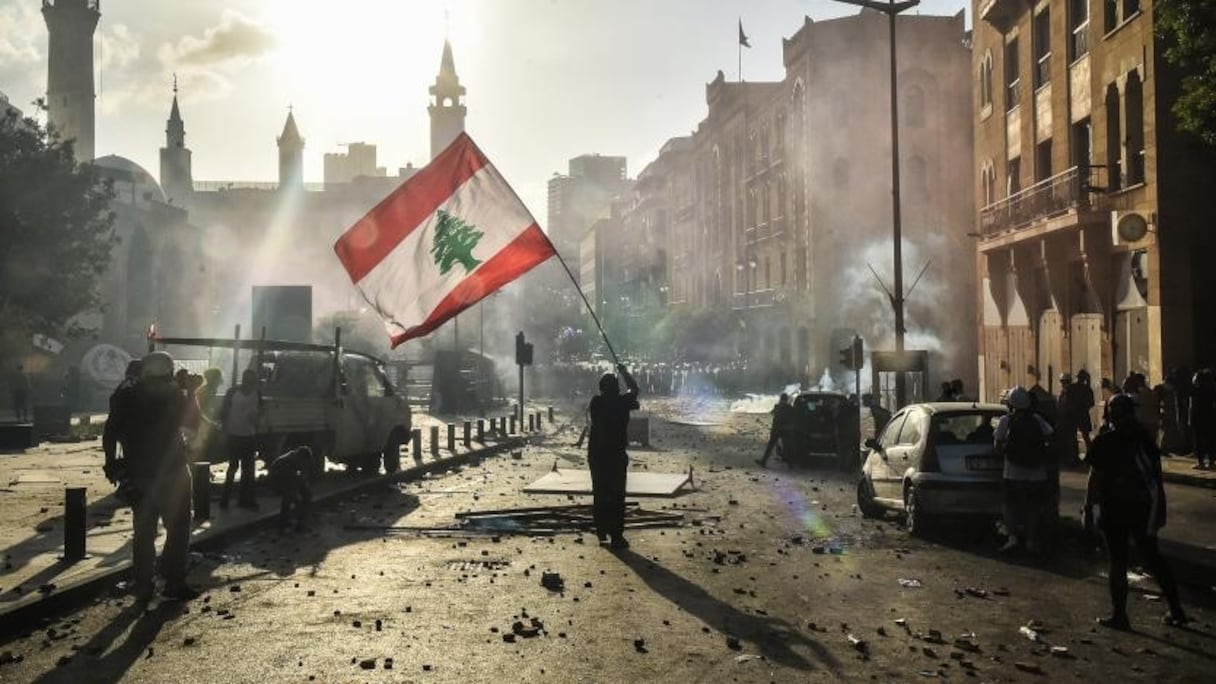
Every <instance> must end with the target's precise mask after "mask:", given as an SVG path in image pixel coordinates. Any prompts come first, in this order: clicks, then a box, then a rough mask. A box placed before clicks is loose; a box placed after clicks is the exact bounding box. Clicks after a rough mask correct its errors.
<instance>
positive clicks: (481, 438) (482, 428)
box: [477, 418, 486, 444]
mask: <svg viewBox="0 0 1216 684" xmlns="http://www.w3.org/2000/svg"><path fill="white" fill-rule="evenodd" d="M477 443H478V444H485V443H486V422H485V421H484V420H482V419H481V418H478V419H477Z"/></svg>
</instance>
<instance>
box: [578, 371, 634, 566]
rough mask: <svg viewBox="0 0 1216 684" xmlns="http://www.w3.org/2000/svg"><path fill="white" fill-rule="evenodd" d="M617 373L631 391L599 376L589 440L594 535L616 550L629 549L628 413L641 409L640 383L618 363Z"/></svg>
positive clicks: (591, 408) (590, 410)
mask: <svg viewBox="0 0 1216 684" xmlns="http://www.w3.org/2000/svg"><path fill="white" fill-rule="evenodd" d="M616 369H617V372H618V373H620V379H621V381H623V382H624V383H625V387H627V388H628V391H627V392H625V393H624V394H621V390H620V385H619V384H618V382H617V376H616V375H614V374H612V373H605V374H604V375H603V376H601V377H600V381H599V389H600V393H599V394H597V395H596V396H594V397H591V403H590V405H588V407H587V413H588V415H589V416H590V417H591V429H590V434H589V436H588V440H587V463H588V465H590V466H591V492H592V496H593V499H594V502H593V516H594V519H595V536H596V537H597V538H599V540H600V543H604V542H605V541H608V540H609V538H611V545H612V547H613V548H628V547H629V542H628V541H626V540H625V478H626V470H627V469H628V467H629V455H628V454H626V453H625V446H626V444H627V443H628V441H629V437H628V429H629V412H630V411H635V410H637V409H638V408H639V404H638V383H637V382H636V381H635V380H634V379H633V376H632V375H630V374H629V371H628V370H626V369H625V364H623V363H618V364H617V366H616Z"/></svg>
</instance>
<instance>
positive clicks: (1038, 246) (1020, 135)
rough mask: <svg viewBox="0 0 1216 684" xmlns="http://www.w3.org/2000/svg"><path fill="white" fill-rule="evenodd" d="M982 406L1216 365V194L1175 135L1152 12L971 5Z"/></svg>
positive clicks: (1171, 82) (1087, 4) (1146, 1)
mask: <svg viewBox="0 0 1216 684" xmlns="http://www.w3.org/2000/svg"><path fill="white" fill-rule="evenodd" d="M974 8H975V13H976V14H975V16H976V17H977V20H976V26H975V40H974V43H975V44H974V53H973V64H972V69H973V73H974V76H973V78H972V83H973V84H974V86H973V94H974V107H975V124H974V130H975V161H974V168H975V172H974V176H973V177H974V179H975V180H974V185H975V192H976V196H977V197H978V198H979V201H978V202H977V212H976V216H975V218H974V220H975V225H976V231H977V232H978V233H980V234H981V238H980V240H979V263H978V277H979V278H980V281H981V283H982V287H981V293H980V294H981V302H980V305H981V310H982V318H981V320H980V325H979V330H980V333H981V336H982V346H983V354H982V356H981V357H980V371H981V374H982V377H983V381H984V389H985V394H986V395H987V396H988V397H989V398H992V397H995V396H996V395H997V394H998V393H999V392H1000V390H1001V389H1002V388H1004V387H1008V386H1010V385H1013V384H1019V383H1025V382H1028V381H1029V379H1030V378H1029V376H1030V375H1033V372H1032V371H1038V372H1039V373H1041V374H1042V376H1043V378H1044V385H1048V383H1049V382H1050V381H1049V379H1048V378H1049V377H1050V379H1051V380H1052V381H1053V380H1054V379H1055V376H1057V375H1058V374H1059V373H1061V372H1072V373H1076V372H1078V371H1080V370H1082V369H1085V370H1087V371H1088V372H1089V373H1090V374H1091V376H1092V377H1093V378H1094V380H1095V382H1096V381H1097V379H1098V378H1101V377H1110V378H1113V379H1115V380H1116V381H1120V382H1121V381H1122V380H1123V378H1125V377H1126V376H1127V375H1128V373H1131V372H1140V373H1144V374H1145V375H1146V376H1147V377H1148V378H1149V381H1150V382H1151V383H1156V382H1159V381H1160V380H1161V379H1162V375H1163V373H1164V372H1166V371H1168V370H1169V369H1170V368H1171V367H1174V366H1187V367H1191V368H1194V367H1195V366H1196V364H1202V363H1210V362H1211V361H1212V359H1213V356H1214V352H1216V343H1214V342H1213V337H1212V335H1211V334H1210V331H1209V328H1210V327H1211V326H1210V324H1207V323H1206V320H1207V319H1208V318H1209V317H1210V315H1211V312H1212V310H1213V305H1214V304H1216V302H1214V301H1213V298H1214V297H1216V293H1214V291H1213V288H1212V287H1211V285H1210V283H1211V279H1210V278H1209V277H1204V276H1203V275H1202V274H1203V263H1202V261H1203V260H1204V259H1205V258H1206V257H1207V256H1208V255H1210V254H1212V249H1213V246H1214V245H1213V238H1212V237H1211V231H1210V223H1211V217H1212V216H1213V212H1212V210H1211V208H1210V200H1209V199H1208V198H1210V197H1211V195H1212V192H1213V191H1214V190H1216V182H1214V180H1213V176H1212V166H1211V164H1210V161H1207V160H1204V159H1203V157H1202V150H1201V149H1199V148H1198V146H1197V145H1196V144H1194V141H1192V140H1188V139H1187V138H1186V137H1185V136H1184V135H1182V134H1180V133H1179V131H1178V130H1177V129H1176V124H1175V121H1174V118H1173V115H1172V114H1171V113H1170V111H1169V107H1170V104H1171V103H1172V102H1173V100H1174V99H1175V97H1176V94H1177V92H1178V84H1179V75H1178V74H1177V73H1175V71H1174V70H1173V69H1172V68H1171V67H1170V66H1169V65H1168V64H1166V63H1165V61H1164V59H1163V56H1162V48H1161V45H1160V44H1159V43H1158V41H1157V40H1156V39H1155V37H1154V32H1153V22H1154V14H1153V2H1152V1H1151V0H1107V1H1101V2H1100V1H1098V0H1052V1H1050V2H1048V1H1046V0H1044V1H1041V2H1037V3H1026V2H1021V1H1020V0H980V1H977V2H975V3H974Z"/></svg>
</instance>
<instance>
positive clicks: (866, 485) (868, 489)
mask: <svg viewBox="0 0 1216 684" xmlns="http://www.w3.org/2000/svg"><path fill="white" fill-rule="evenodd" d="M857 508H858V510H860V511H861V515H862V517H863V518H879V517H882V513H883V508H882V506H880V505H878V502H877V501H875V500H874V487H873V485H871V484H870V480H869V478H867V477H866V476H864V475H863V476H862V477H861V479H859V480H857Z"/></svg>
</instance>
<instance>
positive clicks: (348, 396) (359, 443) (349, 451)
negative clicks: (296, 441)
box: [334, 356, 369, 461]
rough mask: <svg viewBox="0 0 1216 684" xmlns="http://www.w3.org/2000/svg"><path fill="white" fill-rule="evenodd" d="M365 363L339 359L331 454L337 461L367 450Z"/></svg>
mask: <svg viewBox="0 0 1216 684" xmlns="http://www.w3.org/2000/svg"><path fill="white" fill-rule="evenodd" d="M364 365H365V364H364V363H362V359H359V358H358V357H352V356H344V357H343V358H342V378H341V388H342V389H341V392H340V393H339V402H338V403H337V414H338V415H337V420H335V421H334V430H335V432H336V433H337V434H336V435H335V436H334V437H335V443H334V452H335V456H336V457H337V459H339V460H342V461H345V460H346V459H349V458H350V457H352V456H355V455H358V454H362V453H366V452H367V451H369V448H368V443H367V427H366V426H367V415H368V403H367V383H366V376H365V375H364V373H365V372H366V371H365V369H364V368H363V366H364Z"/></svg>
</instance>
